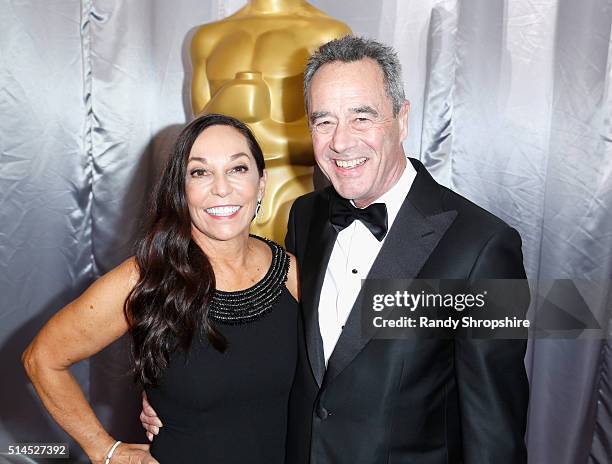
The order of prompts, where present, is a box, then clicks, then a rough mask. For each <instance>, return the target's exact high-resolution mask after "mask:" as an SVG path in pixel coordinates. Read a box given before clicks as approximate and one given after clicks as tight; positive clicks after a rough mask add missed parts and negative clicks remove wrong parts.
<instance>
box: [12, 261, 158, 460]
mask: <svg viewBox="0 0 612 464" xmlns="http://www.w3.org/2000/svg"><path fill="white" fill-rule="evenodd" d="M137 279H138V269H137V266H136V264H135V262H134V260H133V259H129V260H127V261H125V262H124V263H122V264H121V265H119V266H118V267H116V268H115V269H113V270H112V271H111V272H109V273H108V274H106V275H104V276H103V277H101V278H100V279H98V280H97V281H96V282H95V283H94V284H93V285H92V286H91V287H89V288H88V289H87V290H86V291H85V292H84V293H83V294H82V295H81V296H80V297H79V298H77V299H76V300H74V301H73V302H72V303H70V304H68V305H67V306H65V307H64V308H63V309H62V310H61V311H59V312H58V313H57V314H55V316H53V317H52V318H51V320H49V322H47V324H46V325H45V326H44V327H43V328H42V330H41V331H40V332H39V333H38V335H37V336H36V338H34V340H33V341H32V343H31V344H30V346H28V348H27V349H26V350H25V352H24V353H23V357H22V359H23V364H24V366H25V369H26V371H27V374H28V376H29V377H30V379H31V380H32V384H33V385H34V387H35V388H36V391H37V392H38V395H39V396H40V398H41V400H42V402H43V404H44V405H45V407H46V408H47V410H48V411H49V413H50V414H51V415H52V416H53V418H54V419H55V420H56V421H57V423H58V424H59V425H60V426H61V427H62V428H63V429H64V430H65V431H66V432H67V433H68V434H70V436H72V437H73V438H74V439H75V440H76V441H77V442H78V443H79V445H81V447H82V448H83V450H84V451H85V453H87V456H88V457H89V458H90V459H91V461H92V462H94V463H103V462H104V458H105V457H106V454H107V453H108V451H109V450H110V448H111V447H112V445H113V444H114V443H115V439H114V438H112V437H111V436H110V435H109V434H108V433H107V432H106V431H105V430H104V428H103V427H102V424H100V421H99V420H98V418H97V417H96V416H95V414H94V412H93V410H92V409H91V407H90V405H89V403H88V402H87V400H86V399H85V396H84V395H83V392H82V390H81V388H80V387H79V385H78V383H77V382H76V380H75V379H74V377H73V376H72V374H71V373H70V371H69V370H68V369H69V367H70V366H71V365H72V364H74V363H76V362H78V361H81V360H82V359H85V358H88V357H90V356H92V355H94V354H95V353H97V352H99V351H101V350H102V349H103V348H105V347H106V346H108V345H110V344H111V343H112V342H113V341H115V340H116V339H118V338H119V337H121V336H122V335H123V334H125V333H126V331H127V330H128V327H129V326H128V321H127V320H126V318H125V315H124V312H123V304H124V302H125V300H126V298H127V296H128V294H129V293H130V291H131V290H132V288H133V287H134V285H135V283H136V281H137ZM147 450H148V446H146V445H128V444H122V445H121V446H119V448H117V449H116V450H115V452H114V454H113V459H112V462H113V463H120V462H128V457H127V456H128V455H129V456H131V459H132V461H130V462H136V463H138V462H143V463H144V462H157V461H154V460H153V459H152V458H151V457H150V455H149V453H148V451H147ZM126 453H127V454H126Z"/></svg>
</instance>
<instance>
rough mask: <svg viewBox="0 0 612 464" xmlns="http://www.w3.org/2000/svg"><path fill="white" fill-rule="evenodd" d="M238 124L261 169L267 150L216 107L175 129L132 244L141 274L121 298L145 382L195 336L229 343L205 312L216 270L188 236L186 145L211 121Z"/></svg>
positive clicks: (136, 367) (219, 343)
mask: <svg viewBox="0 0 612 464" xmlns="http://www.w3.org/2000/svg"><path fill="white" fill-rule="evenodd" d="M216 125H223V126H231V127H233V128H235V129H236V130H238V132H240V133H241V134H242V135H243V136H244V138H245V139H246V141H247V143H248V145H249V148H250V150H251V153H252V154H253V156H254V158H255V162H256V165H257V170H258V171H259V176H260V177H261V176H262V175H263V170H264V157H263V153H262V151H261V148H260V146H259V144H258V143H257V140H256V139H255V137H254V136H253V133H252V132H251V131H250V129H249V128H248V127H247V126H246V125H245V124H244V123H242V122H240V121H238V120H237V119H235V118H232V117H229V116H224V115H220V114H209V115H205V116H201V117H199V118H197V119H195V120H194V121H192V122H191V123H189V124H188V125H187V126H186V127H185V128H184V129H183V130H182V132H181V133H180V135H179V136H178V138H177V140H176V143H175V145H174V149H173V151H172V153H171V155H170V158H169V159H168V161H167V163H166V167H165V169H164V171H163V174H162V176H161V178H160V179H159V181H158V183H157V185H156V187H155V191H154V195H153V198H152V202H151V206H150V209H149V213H148V221H147V226H146V228H145V230H144V234H143V237H142V238H141V239H139V240H138V242H137V243H136V247H135V259H136V263H137V265H138V269H139V272H140V277H139V279H138V282H137V283H136V285H135V287H134V288H133V290H132V291H131V292H130V294H129V296H128V298H127V299H126V302H125V305H124V311H125V315H126V317H127V319H128V321H130V333H131V335H132V350H133V356H134V374H135V378H136V380H137V381H139V382H141V383H142V384H143V385H156V384H157V382H158V381H159V379H160V377H161V373H162V371H163V370H164V369H165V368H166V367H167V366H168V362H169V360H170V355H171V354H172V353H173V352H174V351H175V350H177V349H180V350H183V351H186V350H188V349H189V347H190V346H191V342H192V340H193V337H194V336H202V337H203V338H204V337H205V338H206V339H208V341H209V342H210V344H211V345H212V346H213V347H215V348H216V349H217V350H219V351H221V352H223V351H225V349H226V346H227V343H226V340H225V338H224V337H223V335H222V334H221V333H220V332H219V331H217V330H216V329H215V327H214V326H213V325H212V324H211V322H210V320H209V319H208V307H209V303H210V300H211V296H212V291H213V290H214V289H215V274H214V272H213V269H212V266H211V264H210V261H209V259H208V257H207V256H206V255H205V254H204V252H203V251H202V249H201V248H200V247H199V246H198V245H197V244H196V243H195V242H194V240H193V238H192V236H191V217H190V215H189V209H188V207H187V200H186V196H185V180H186V176H187V162H188V159H189V153H190V151H191V147H192V146H193V144H194V142H195V140H196V139H197V137H198V136H199V135H200V134H201V133H202V132H203V131H204V130H206V129H207V128H208V127H211V126H216Z"/></svg>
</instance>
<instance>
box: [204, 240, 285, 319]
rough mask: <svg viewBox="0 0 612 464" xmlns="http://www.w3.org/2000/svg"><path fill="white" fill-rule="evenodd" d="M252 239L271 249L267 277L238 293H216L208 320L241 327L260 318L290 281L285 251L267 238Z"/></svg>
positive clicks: (213, 296) (220, 291)
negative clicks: (270, 260)
mask: <svg viewBox="0 0 612 464" xmlns="http://www.w3.org/2000/svg"><path fill="white" fill-rule="evenodd" d="M251 237H254V238H257V239H259V240H261V241H263V242H265V243H266V244H268V246H269V247H270V249H271V250H272V262H271V263H270V267H269V269H268V272H266V275H265V276H264V277H263V278H262V279H261V280H260V281H259V282H257V283H256V284H255V285H253V286H251V287H249V288H247V289H245V290H238V291H236V292H226V291H223V290H215V291H214V292H213V294H212V299H211V303H210V308H209V310H208V317H209V318H210V319H211V320H213V321H215V322H218V323H220V324H227V325H239V324H246V323H248V322H253V321H255V320H257V319H260V318H261V317H263V316H264V315H265V314H267V313H268V312H270V311H271V310H272V308H273V306H274V304H275V303H276V302H277V301H278V299H279V298H280V295H281V293H282V291H283V287H284V286H285V282H286V281H287V274H288V272H289V256H287V253H285V250H283V248H282V247H281V246H280V245H279V244H277V243H275V242H273V241H271V240H268V239H266V238H263V237H258V236H257V235H251Z"/></svg>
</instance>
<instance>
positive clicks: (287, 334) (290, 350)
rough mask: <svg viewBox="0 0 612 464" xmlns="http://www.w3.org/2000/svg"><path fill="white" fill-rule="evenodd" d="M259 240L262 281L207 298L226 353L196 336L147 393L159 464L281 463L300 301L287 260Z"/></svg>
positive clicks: (276, 248) (272, 245)
mask: <svg viewBox="0 0 612 464" xmlns="http://www.w3.org/2000/svg"><path fill="white" fill-rule="evenodd" d="M262 240H263V239H262ZM264 241H265V242H266V243H268V245H269V246H270V248H271V249H272V263H271V265H270V269H269V270H268V272H267V273H266V275H265V277H264V278H263V279H262V280H261V281H259V282H258V283H257V284H255V285H254V286H253V287H250V288H249V289H246V290H242V291H238V292H221V291H216V292H215V294H214V296H213V304H212V305H211V308H210V310H209V317H210V319H211V320H212V321H213V323H214V324H215V326H216V328H217V329H218V330H219V331H220V332H221V333H222V334H223V335H224V336H225V338H226V340H227V342H228V346H227V349H226V351H225V353H220V352H219V351H217V350H216V349H215V348H213V347H212V346H211V345H209V344H208V342H207V341H201V340H199V339H197V338H194V340H193V343H192V347H191V349H190V351H189V352H188V353H186V354H185V353H179V352H177V353H175V354H174V355H173V356H172V357H171V360H170V365H169V366H168V368H167V369H166V371H165V372H164V375H163V378H162V379H161V381H160V383H159V385H158V386H157V387H155V388H147V396H148V398H149V401H150V403H151V405H152V406H153V408H154V409H155V410H156V412H157V414H158V415H159V417H160V419H161V420H162V422H163V424H164V426H163V427H162V428H161V429H160V432H159V435H157V436H156V437H155V439H154V440H153V443H152V445H151V454H152V455H153V457H155V458H156V459H157V460H158V461H159V462H160V463H162V464H181V463H204V464H208V463H211V464H212V463H214V464H245V463H251V464H282V463H284V459H285V439H286V434H287V408H288V399H289V390H290V388H291V383H292V381H293V375H294V371H295V365H296V362H297V317H298V303H297V302H296V301H295V299H294V298H293V296H291V294H290V293H289V291H288V290H287V287H286V286H285V282H286V279H287V272H288V268H289V258H288V256H287V254H286V253H285V251H284V250H283V249H282V248H281V247H280V246H279V245H277V244H276V243H274V242H271V241H267V240H264Z"/></svg>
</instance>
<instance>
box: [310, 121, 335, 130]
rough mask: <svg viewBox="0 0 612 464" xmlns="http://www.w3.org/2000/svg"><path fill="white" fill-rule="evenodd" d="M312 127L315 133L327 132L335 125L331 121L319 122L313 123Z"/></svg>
mask: <svg viewBox="0 0 612 464" xmlns="http://www.w3.org/2000/svg"><path fill="white" fill-rule="evenodd" d="M314 127H315V129H316V130H317V131H320V132H329V131H332V130H333V129H334V127H335V123H334V122H333V121H319V122H317V123H315V125H314Z"/></svg>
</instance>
